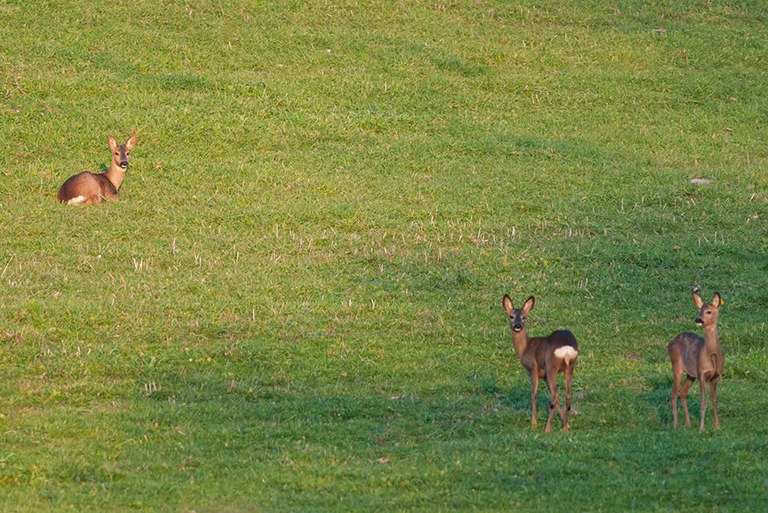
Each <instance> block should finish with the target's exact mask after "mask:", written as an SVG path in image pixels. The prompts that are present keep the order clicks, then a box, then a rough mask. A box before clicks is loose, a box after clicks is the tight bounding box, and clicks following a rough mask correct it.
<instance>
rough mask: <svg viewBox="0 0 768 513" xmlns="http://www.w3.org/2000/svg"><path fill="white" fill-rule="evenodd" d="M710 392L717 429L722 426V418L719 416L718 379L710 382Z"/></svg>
mask: <svg viewBox="0 0 768 513" xmlns="http://www.w3.org/2000/svg"><path fill="white" fill-rule="evenodd" d="M709 392H710V394H711V395H712V412H713V413H714V414H715V429H719V428H720V419H719V418H718V417H717V380H716V379H713V380H712V381H710V382H709Z"/></svg>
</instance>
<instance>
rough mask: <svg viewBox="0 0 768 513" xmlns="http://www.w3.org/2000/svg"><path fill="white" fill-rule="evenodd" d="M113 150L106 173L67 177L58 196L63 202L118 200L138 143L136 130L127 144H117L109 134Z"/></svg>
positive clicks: (86, 173)
mask: <svg viewBox="0 0 768 513" xmlns="http://www.w3.org/2000/svg"><path fill="white" fill-rule="evenodd" d="M107 142H108V143H109V148H110V149H111V150H112V163H111V164H110V166H109V169H108V170H107V171H106V172H104V173H99V174H94V173H91V172H89V171H85V172H84V173H80V174H78V175H73V176H70V177H69V178H67V180H66V181H65V182H64V183H63V184H62V186H61V188H60V189H59V193H58V195H57V196H56V197H57V198H58V200H59V201H61V202H62V203H69V204H71V205H93V204H96V203H101V201H102V200H104V199H108V200H109V201H117V200H118V197H117V190H118V189H119V188H120V184H122V183H123V178H125V171H126V170H127V169H128V160H129V159H130V157H131V148H133V147H134V146H135V145H136V132H134V133H133V134H131V137H130V138H129V139H128V140H127V141H126V143H125V144H120V145H118V144H117V141H116V140H115V138H114V137H112V135H109V136H107Z"/></svg>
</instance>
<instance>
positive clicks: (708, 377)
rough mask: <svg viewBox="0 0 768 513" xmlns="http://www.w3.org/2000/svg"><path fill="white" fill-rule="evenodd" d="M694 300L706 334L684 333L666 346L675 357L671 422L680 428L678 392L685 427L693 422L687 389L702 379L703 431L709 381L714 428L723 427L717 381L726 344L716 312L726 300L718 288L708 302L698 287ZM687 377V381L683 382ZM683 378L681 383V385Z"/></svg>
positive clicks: (702, 428) (699, 321) (700, 423)
mask: <svg viewBox="0 0 768 513" xmlns="http://www.w3.org/2000/svg"><path fill="white" fill-rule="evenodd" d="M693 302H694V304H695V305H696V308H698V309H699V315H698V316H697V317H696V324H697V325H699V326H702V327H703V328H704V338H701V337H700V336H698V335H696V334H695V333H681V334H679V335H678V336H676V337H675V338H674V339H672V341H671V342H670V343H669V345H668V346H667V352H668V353H669V358H670V359H671V360H672V380H673V383H672V426H673V428H674V429H677V428H678V423H677V396H678V393H679V395H680V399H681V401H682V403H683V413H685V427H689V426H690V425H691V419H690V417H689V416H688V390H689V389H690V388H691V385H693V382H694V381H696V380H697V379H698V380H699V389H700V394H701V413H700V419H699V431H704V412H705V410H706V407H707V388H706V386H707V384H708V385H709V390H710V394H711V396H712V411H713V413H714V415H715V428H719V427H720V419H719V418H718V417H717V382H718V381H720V378H721V377H722V376H723V348H722V347H721V346H720V342H719V341H718V338H717V316H718V313H719V311H720V306H722V304H723V300H722V299H721V298H720V294H718V293H717V292H715V297H714V298H713V299H712V303H709V304H705V303H704V300H703V299H701V296H699V289H698V287H697V288H695V289H694V290H693ZM683 378H685V382H683ZM681 382H683V383H682V386H681V384H680V383H681Z"/></svg>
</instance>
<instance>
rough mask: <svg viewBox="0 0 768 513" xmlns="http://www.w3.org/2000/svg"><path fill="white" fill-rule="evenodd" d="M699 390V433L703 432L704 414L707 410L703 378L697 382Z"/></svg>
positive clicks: (705, 386) (705, 385) (705, 387)
mask: <svg viewBox="0 0 768 513" xmlns="http://www.w3.org/2000/svg"><path fill="white" fill-rule="evenodd" d="M699 390H700V393H701V418H700V419H699V431H704V413H705V412H706V410H707V384H706V383H705V381H704V377H703V376H702V379H700V380H699Z"/></svg>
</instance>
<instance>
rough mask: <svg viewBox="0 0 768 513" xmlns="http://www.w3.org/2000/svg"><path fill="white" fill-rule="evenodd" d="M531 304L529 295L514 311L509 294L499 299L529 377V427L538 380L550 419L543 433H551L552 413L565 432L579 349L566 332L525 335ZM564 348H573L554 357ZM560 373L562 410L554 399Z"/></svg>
mask: <svg viewBox="0 0 768 513" xmlns="http://www.w3.org/2000/svg"><path fill="white" fill-rule="evenodd" d="M534 302H535V299H534V297H533V296H531V297H529V298H528V299H527V300H526V302H525V303H524V304H523V307H522V308H515V307H514V305H513V304H512V299H510V297H509V296H508V295H506V294H505V295H504V299H503V300H502V305H503V306H504V310H505V311H506V312H507V315H508V316H509V325H510V327H511V328H512V342H513V344H514V346H515V352H516V353H517V356H518V357H519V358H520V363H522V364H523V367H524V368H525V370H526V372H528V375H529V376H530V378H531V388H532V392H531V410H532V412H531V425H533V426H535V425H536V393H537V391H538V386H539V380H540V379H544V380H546V381H547V384H548V385H549V394H550V402H549V417H548V418H547V427H546V429H545V431H546V432H549V431H550V428H551V426H552V417H553V415H554V412H555V410H557V412H558V413H559V414H560V419H561V420H562V421H563V431H568V430H569V429H570V424H568V414H569V413H570V411H571V380H572V379H573V367H574V364H575V363H576V358H577V355H578V351H579V346H578V343H577V342H576V337H575V336H574V335H573V333H571V332H570V331H568V330H559V331H553V332H552V333H551V334H550V335H549V336H547V337H532V338H528V335H527V334H526V332H525V317H526V316H527V315H528V312H530V311H531V310H532V309H533V305H534ZM563 347H566V348H570V349H572V351H567V352H568V353H570V355H569V356H564V357H563V356H556V355H555V352H556V351H557V350H558V349H561V348H563ZM561 372H562V373H563V375H564V376H565V410H563V408H561V407H560V400H559V399H558V396H557V375H558V374H559V373H561Z"/></svg>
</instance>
